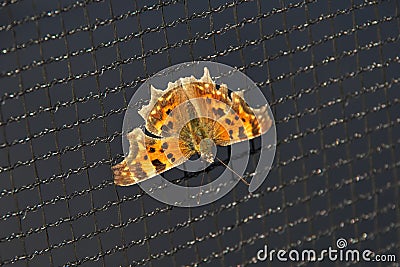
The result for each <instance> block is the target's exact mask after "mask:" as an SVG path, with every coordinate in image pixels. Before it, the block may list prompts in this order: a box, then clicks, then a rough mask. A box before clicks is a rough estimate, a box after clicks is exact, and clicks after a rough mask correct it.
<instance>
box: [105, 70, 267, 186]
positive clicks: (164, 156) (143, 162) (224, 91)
mask: <svg viewBox="0 0 400 267" xmlns="http://www.w3.org/2000/svg"><path fill="white" fill-rule="evenodd" d="M139 114H140V115H141V116H142V117H143V118H144V119H145V121H146V129H147V130H148V131H149V132H151V133H152V134H154V135H155V136H157V137H158V138H153V137H150V136H147V135H145V134H144V133H143V131H142V130H141V129H139V128H136V129H134V130H133V131H132V132H130V133H128V135H127V138H128V140H129V145H130V148H129V153H128V156H127V157H126V158H125V159H124V160H123V161H122V162H121V163H119V164H117V165H115V166H113V171H114V181H115V183H116V184H117V185H121V186H127V185H131V184H135V183H138V182H141V181H143V180H145V179H148V178H151V177H153V176H155V175H157V174H160V173H162V172H164V171H166V170H168V169H171V168H173V167H175V166H178V165H180V164H182V163H184V162H185V161H187V160H188V159H189V158H190V157H191V156H192V155H194V154H199V155H200V156H201V157H202V158H203V159H204V160H206V161H208V162H213V161H214V156H215V152H214V148H215V146H227V145H231V144H233V143H236V142H241V141H244V140H248V139H252V138H255V137H257V136H259V135H261V134H263V133H265V132H266V131H268V129H269V128H270V127H271V123H272V122H271V119H270V118H269V115H268V112H267V107H266V106H263V107H261V108H259V109H253V108H250V107H249V106H248V105H247V103H246V102H245V101H244V97H243V92H232V93H231V94H230V95H229V92H228V88H227V86H226V85H224V84H221V85H216V84H215V83H214V82H213V81H212V79H211V77H210V74H209V72H208V69H207V68H205V69H204V75H203V77H202V78H201V79H196V78H194V77H193V76H192V77H186V78H181V79H179V80H178V81H176V82H174V83H169V84H168V88H167V89H166V90H165V91H162V90H158V89H155V88H154V87H151V100H150V103H149V105H147V106H144V107H143V108H142V109H141V110H140V111H139Z"/></svg>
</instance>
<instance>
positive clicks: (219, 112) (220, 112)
mask: <svg viewBox="0 0 400 267" xmlns="http://www.w3.org/2000/svg"><path fill="white" fill-rule="evenodd" d="M211 111H212V112H213V113H214V114H215V115H217V116H220V117H222V116H224V114H225V112H224V110H223V109H222V108H214V107H213V108H212V109H211Z"/></svg>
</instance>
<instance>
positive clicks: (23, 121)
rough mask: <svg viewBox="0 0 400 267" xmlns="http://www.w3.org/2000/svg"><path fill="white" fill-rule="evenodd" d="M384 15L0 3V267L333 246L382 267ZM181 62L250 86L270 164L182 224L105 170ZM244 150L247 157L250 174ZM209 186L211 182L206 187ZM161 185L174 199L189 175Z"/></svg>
mask: <svg viewBox="0 0 400 267" xmlns="http://www.w3.org/2000/svg"><path fill="white" fill-rule="evenodd" d="M399 8H400V2H399V1H347V0H346V1H333V0H332V1H304V2H303V1H299V0H296V1H290V2H289V1H283V0H281V1H261V0H258V1H257V0H255V1H244V0H235V1H231V0H229V1H204V0H202V1H194V0H185V1H183V0H171V1H165V2H158V1H136V0H134V1H117V0H104V1H100V0H86V1H83V0H78V1H76V2H74V1H47V0H40V1H38V0H12V1H11V0H10V1H2V2H1V3H0V44H1V48H0V92H1V93H0V176H1V177H0V183H1V184H0V190H1V191H0V203H1V204H0V210H1V213H0V215H1V219H0V229H1V232H0V233H1V235H0V265H10V264H11V263H14V264H15V265H16V266H49V265H54V266H60V265H68V266H75V265H84V266H120V265H122V266H127V265H129V264H131V265H132V266H139V265H146V266H181V265H187V266H199V265H200V266H203V265H207V266H237V265H240V266H247V265H253V264H257V263H256V258H255V256H256V252H257V251H258V250H259V249H261V248H262V247H263V246H264V244H268V247H269V248H270V249H280V248H285V249H289V248H296V249H305V248H314V249H316V250H322V249H326V248H327V247H328V246H332V247H333V248H336V246H335V244H336V239H338V238H340V237H342V238H345V239H347V241H348V248H358V249H371V250H373V251H375V252H376V253H386V254H388V253H397V258H399V257H400V255H399V254H398V251H399V246H400V222H399V218H400V210H399V179H398V172H399V165H400V153H399V149H398V145H399V142H400V139H399V133H400V128H399V122H400V118H399V112H400V108H399V101H400V90H399V89H400V88H399V79H400V68H399V67H400V66H399V63H400V58H399V51H400V45H399V44H400V42H399V37H400V18H399V15H400V9H399ZM192 60H212V61H217V62H221V63H225V64H228V65H231V66H235V67H238V68H240V69H241V70H242V71H243V72H244V73H246V74H247V75H248V76H249V77H250V78H251V79H252V80H253V81H255V82H256V83H257V84H258V85H259V87H260V88H261V90H263V92H265V95H266V96H267V97H268V100H269V102H270V105H271V108H272V111H273V113H274V116H275V120H276V127H277V136H278V146H277V152H276V158H275V162H274V164H273V168H272V170H271V172H270V174H269V175H268V179H267V180H266V181H265V182H264V184H263V186H262V187H261V188H260V189H258V190H257V191H256V192H255V194H251V195H250V194H249V193H248V191H247V187H246V186H245V185H244V184H242V183H239V184H238V186H237V187H236V188H235V189H234V190H233V191H232V192H230V193H229V194H228V195H226V196H225V197H223V198H222V199H220V200H219V201H217V202H214V203H212V204H210V205H207V206H203V207H198V208H190V209H189V208H176V207H171V206H167V205H165V204H163V203H160V202H158V201H156V200H154V199H152V198H151V197H149V196H148V195H146V194H145V193H143V192H142V191H141V189H140V187H138V186H131V187H127V188H120V187H115V186H114V184H113V181H112V174H111V170H110V167H111V165H113V164H115V163H117V162H119V161H120V160H121V159H122V156H123V155H122V146H121V127H122V120H123V116H124V112H125V110H126V106H127V103H128V102H129V99H130V97H131V96H132V95H133V93H134V92H135V90H136V89H137V88H138V87H139V86H140V84H141V83H142V82H143V81H144V80H145V79H146V78H147V77H149V76H151V75H152V74H154V73H156V72H158V71H160V70H162V69H164V68H165V67H168V66H170V65H173V64H177V63H181V62H185V61H192ZM259 150H260V147H259V145H258V142H257V140H255V141H254V142H253V147H252V154H253V156H254V157H255V158H256V157H257V153H258V152H259ZM250 162H252V161H250ZM222 169H223V166H219V165H218V164H215V166H214V167H213V168H210V170H208V172H207V178H208V179H213V178H215V177H216V175H217V174H218V173H219V172H220V171H221V170H222ZM166 176H167V177H172V178H175V179H178V182H179V183H188V181H190V180H193V179H194V180H196V179H199V178H198V177H200V174H199V175H197V176H196V175H194V176H193V175H192V176H190V177H189V176H187V175H186V174H185V173H183V172H177V171H174V172H170V173H167V174H166ZM181 178H183V179H181ZM196 181H197V180H196ZM274 263H277V262H274ZM258 264H259V265H261V266H269V265H271V263H267V262H264V263H258ZM296 264H297V263H296ZM299 264H302V263H299ZM348 264H349V265H353V263H348ZM388 264H389V263H385V264H383V265H382V266H386V265H388ZM321 265H322V264H321ZM337 265H342V263H337ZM373 265H377V264H373ZM393 265H394V264H393Z"/></svg>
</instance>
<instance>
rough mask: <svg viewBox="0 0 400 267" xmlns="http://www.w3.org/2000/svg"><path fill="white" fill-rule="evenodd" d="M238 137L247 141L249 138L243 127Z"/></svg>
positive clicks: (240, 128)
mask: <svg viewBox="0 0 400 267" xmlns="http://www.w3.org/2000/svg"><path fill="white" fill-rule="evenodd" d="M238 137H239V139H246V138H247V135H246V133H245V132H244V127H243V126H240V127H239V134H238Z"/></svg>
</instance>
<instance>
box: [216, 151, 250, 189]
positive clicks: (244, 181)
mask: <svg viewBox="0 0 400 267" xmlns="http://www.w3.org/2000/svg"><path fill="white" fill-rule="evenodd" d="M215 158H216V159H217V160H218V161H219V162H221V163H222V165H224V166H225V167H226V168H227V169H229V170H230V171H231V172H233V173H234V174H236V175H237V176H238V177H239V178H240V180H242V182H243V183H245V184H246V185H247V186H249V185H250V184H249V183H248V182H247V181H246V180H245V179H244V178H243V177H242V176H240V175H239V174H238V173H237V172H235V171H234V170H233V169H232V168H231V167H229V166H228V165H227V164H225V162H223V161H222V160H220V159H219V158H218V157H215Z"/></svg>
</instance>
